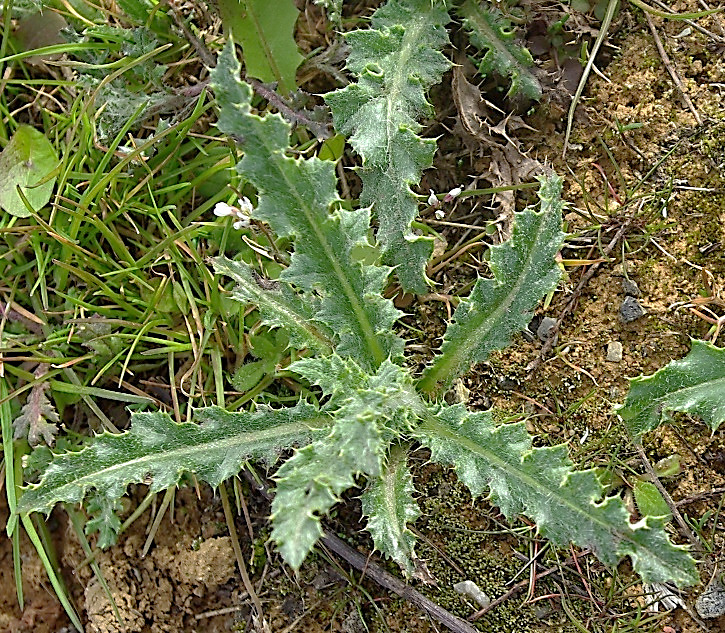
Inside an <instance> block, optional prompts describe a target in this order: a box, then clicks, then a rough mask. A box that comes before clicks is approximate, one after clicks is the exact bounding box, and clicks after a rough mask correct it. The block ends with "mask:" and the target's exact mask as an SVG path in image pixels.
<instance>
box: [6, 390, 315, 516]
mask: <svg viewBox="0 0 725 633" xmlns="http://www.w3.org/2000/svg"><path fill="white" fill-rule="evenodd" d="M195 417H196V418H197V419H198V420H199V421H200V422H201V424H195V423H191V422H184V423H182V424H178V423H176V422H174V421H173V420H172V419H171V418H170V417H169V416H168V415H166V414H165V413H158V412H157V413H135V414H134V415H132V416H131V429H130V430H129V431H127V432H125V433H121V434H119V435H112V434H110V433H103V434H102V435H98V436H96V437H95V438H94V441H93V443H92V444H91V445H89V446H87V447H86V448H84V449H82V450H80V451H77V452H72V453H65V454H61V455H56V456H55V457H54V459H53V461H52V462H51V463H50V465H49V466H48V467H47V468H46V470H45V472H44V473H43V475H42V477H41V480H40V483H38V484H31V485H30V486H29V487H28V488H27V489H26V490H25V492H24V493H23V496H22V497H21V499H20V501H19V503H18V512H19V513H21V514H27V513H30V512H50V510H51V509H52V508H53V506H54V505H55V504H56V503H58V502H60V501H68V502H74V503H75V502H80V501H82V500H83V498H84V497H85V496H86V494H87V493H88V491H89V490H91V489H94V490H95V491H96V492H97V495H99V496H105V497H107V498H108V499H110V500H114V499H117V498H119V497H121V496H122V495H123V494H124V493H125V491H126V487H127V486H128V485H129V484H131V483H148V482H149V481H150V490H151V492H156V491H159V490H165V489H166V488H169V487H171V486H175V485H176V484H177V483H178V482H179V479H180V478H181V476H182V475H183V474H184V473H192V474H194V475H195V476H196V478H197V479H199V480H201V481H205V482H207V483H209V484H211V485H212V486H218V485H219V483H221V482H222V481H223V480H224V479H227V478H228V477H231V476H232V475H236V474H237V472H239V469H240V468H241V466H242V464H243V463H244V461H246V460H248V459H263V460H268V461H273V460H274V459H276V456H277V453H278V452H279V451H280V450H282V449H284V448H288V447H290V446H293V445H296V444H306V443H308V442H310V441H311V440H313V439H315V438H316V437H320V436H321V435H323V434H326V433H327V432H329V421H328V418H327V417H326V416H324V415H322V414H320V413H319V411H317V409H315V407H313V406H312V405H310V404H307V403H306V402H300V403H298V404H297V405H296V406H295V407H292V408H288V409H270V408H260V409H259V410H257V411H254V412H247V411H238V412H235V413H230V412H227V411H225V410H224V409H220V408H218V407H208V408H204V409H197V410H196V411H195Z"/></svg>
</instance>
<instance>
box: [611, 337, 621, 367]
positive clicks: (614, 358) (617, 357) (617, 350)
mask: <svg viewBox="0 0 725 633" xmlns="http://www.w3.org/2000/svg"><path fill="white" fill-rule="evenodd" d="M622 349H623V348H622V344H621V343H620V342H619V341H610V342H609V343H607V362H610V363H621V362H622Z"/></svg>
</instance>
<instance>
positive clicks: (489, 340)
mask: <svg viewBox="0 0 725 633" xmlns="http://www.w3.org/2000/svg"><path fill="white" fill-rule="evenodd" d="M539 180H540V182H541V187H540V188H539V198H540V199H541V210H540V211H539V212H535V211H533V210H532V209H526V210H525V211H522V212H521V213H517V214H516V216H515V220H514V226H513V235H512V237H511V239H510V240H508V241H506V242H504V243H503V244H500V245H498V246H493V247H492V248H491V260H490V266H491V271H492V272H493V275H494V278H493V279H479V280H478V281H477V282H476V285H475V286H474V288H473V290H472V291H471V294H470V295H469V297H468V298H467V299H465V300H463V301H462V302H461V303H460V305H459V306H458V308H457V309H456V312H455V314H454V315H453V323H452V324H451V325H450V326H449V328H448V330H447V332H446V334H445V337H444V339H443V346H442V348H441V353H440V354H439V355H438V356H437V357H436V359H435V360H434V361H433V364H432V365H431V366H430V367H429V368H428V369H427V370H426V372H425V373H424V375H423V377H422V379H421V381H420V383H419V388H420V390H421V391H423V392H424V393H429V394H434V395H438V394H440V393H441V391H442V390H443V389H445V388H446V387H448V386H450V384H451V383H452V382H453V380H454V379H455V378H456V377H458V376H460V375H461V374H463V373H465V372H466V371H468V369H469V368H470V366H471V365H472V364H473V363H480V362H482V361H483V360H485V359H486V358H487V357H488V355H489V354H490V353H491V352H492V351H493V350H495V349H501V348H503V347H506V346H507V345H508V344H509V343H510V342H511V337H512V336H513V334H514V333H516V332H520V331H521V330H523V329H524V328H525V327H526V326H527V324H528V323H529V321H530V320H531V316H532V311H533V309H534V307H535V306H536V304H537V302H538V301H539V300H540V299H541V298H542V297H543V296H544V295H545V294H546V293H547V292H549V291H550V290H552V289H553V288H554V287H555V286H556V284H557V282H558V280H559V275H560V269H559V266H558V264H557V263H556V260H555V259H554V258H555V256H556V254H557V253H558V251H559V248H560V247H561V244H562V241H563V239H564V234H563V233H562V232H561V212H562V209H563V207H564V203H563V202H562V201H561V197H560V196H561V185H562V179H561V178H559V177H558V176H555V175H554V176H549V177H540V178H539Z"/></svg>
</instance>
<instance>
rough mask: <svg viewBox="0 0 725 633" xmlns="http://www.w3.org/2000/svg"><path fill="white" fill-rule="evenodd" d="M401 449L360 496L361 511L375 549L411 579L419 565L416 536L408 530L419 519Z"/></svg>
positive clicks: (401, 447) (396, 449) (400, 447)
mask: <svg viewBox="0 0 725 633" xmlns="http://www.w3.org/2000/svg"><path fill="white" fill-rule="evenodd" d="M407 456H408V453H407V451H406V450H405V448H404V447H403V446H395V447H393V448H392V449H391V451H390V454H389V455H388V459H387V461H386V463H385V465H384V466H383V471H382V473H381V475H380V477H378V478H376V479H372V480H371V481H370V482H369V483H368V487H367V488H366V489H365V492H363V494H362V496H361V499H362V511H363V514H364V515H365V516H366V517H367V519H368V523H367V530H368V532H370V534H372V537H373V542H374V543H375V548H376V549H378V550H379V551H380V552H382V553H383V554H385V555H386V556H389V557H390V558H392V559H393V560H394V561H395V562H396V563H398V564H399V565H400V567H401V568H402V569H403V571H404V572H405V573H406V575H408V576H410V575H412V574H413V573H414V572H415V571H416V568H417V566H418V565H416V562H417V556H416V555H415V552H414V547H415V540H416V539H415V535H414V534H413V533H412V532H411V531H410V529H409V528H408V524H409V523H413V522H414V521H415V520H416V519H417V518H418V517H419V516H420V508H419V507H418V504H417V503H416V501H415V499H414V498H413V493H414V492H415V488H414V487H413V477H412V476H411V474H410V469H409V468H408V462H407Z"/></svg>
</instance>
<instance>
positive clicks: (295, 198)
mask: <svg viewBox="0 0 725 633" xmlns="http://www.w3.org/2000/svg"><path fill="white" fill-rule="evenodd" d="M239 72H240V67H239V63H238V62H237V60H236V58H235V57H234V48H233V46H232V45H231V44H228V45H227V46H226V47H225V49H224V51H223V52H222V53H221V55H220V56H219V63H218V64H217V67H216V68H215V69H214V70H213V71H212V85H213V87H214V91H215V94H216V96H217V100H218V102H219V106H220V115H219V123H218V126H219V129H220V130H222V131H223V132H225V133H227V134H230V135H233V136H235V137H237V138H239V139H240V142H241V143H242V146H243V149H244V158H243V159H242V161H241V162H240V163H238V164H237V170H238V171H239V173H241V174H242V175H243V176H244V177H245V178H246V179H247V180H248V181H249V182H251V183H252V184H254V186H255V187H257V189H258V191H259V206H258V207H257V209H256V210H255V212H254V215H255V217H257V218H258V219H260V220H262V221H264V222H267V223H268V224H269V225H270V226H271V227H272V229H273V230H274V231H275V232H276V233H277V234H278V235H280V236H294V238H295V252H294V253H293V254H292V258H291V264H290V266H289V268H287V269H286V270H285V271H284V272H283V274H282V279H283V280H284V281H288V282H290V283H292V284H294V285H295V286H297V287H298V288H300V289H302V290H304V291H306V292H309V293H314V292H316V293H319V294H320V295H322V298H323V300H322V301H321V303H320V307H319V308H318V309H317V311H316V314H315V318H316V320H318V321H321V322H322V323H324V324H325V325H327V326H328V327H329V328H330V329H331V330H332V331H334V332H335V333H336V334H337V338H338V341H339V342H338V344H337V347H336V350H337V353H338V354H340V355H341V356H349V357H351V358H354V359H355V360H356V361H357V362H358V363H359V364H360V365H361V366H362V367H363V368H365V369H369V370H373V369H374V368H375V367H378V366H379V365H380V363H382V362H383V360H385V359H386V358H388V357H392V358H398V357H399V356H400V355H401V353H402V346H403V342H402V340H401V339H399V338H398V337H397V336H396V335H395V334H394V333H393V323H394V322H395V320H396V319H397V317H398V315H399V312H398V311H397V310H396V309H395V308H394V307H393V304H392V302H391V301H389V300H387V299H384V298H383V297H382V290H383V288H384V285H385V283H386V280H387V277H388V274H389V269H387V268H385V267H376V266H369V265H365V264H362V263H361V262H359V261H357V259H356V258H355V257H354V256H353V252H354V250H355V249H356V247H359V246H366V247H369V246H370V244H369V242H368V239H367V231H368V228H369V223H370V217H369V211H368V210H367V209H359V210H357V211H351V212H346V211H343V210H341V209H336V210H334V211H333V212H330V207H331V205H333V204H335V203H337V202H338V200H339V199H338V196H337V192H336V188H335V185H336V178H335V164H334V163H332V162H330V161H322V160H318V159H317V158H310V159H301V158H298V159H294V158H291V157H289V156H287V155H286V152H287V151H288V150H289V125H288V124H287V123H286V122H285V121H284V120H283V119H282V117H281V116H279V115H276V114H270V115H267V116H265V117H264V118H260V117H258V116H256V115H254V114H252V113H251V111H250V103H249V100H250V98H251V94H252V92H251V89H250V87H249V86H248V85H247V84H245V83H243V82H241V81H240V80H239Z"/></svg>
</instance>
